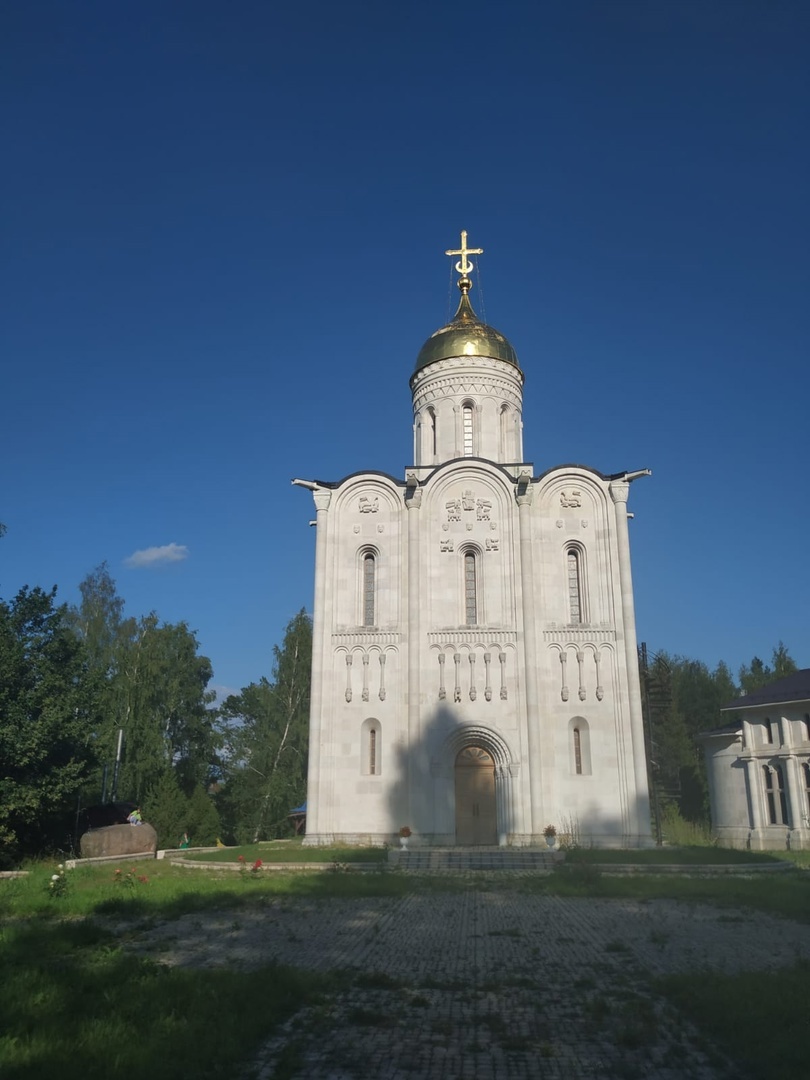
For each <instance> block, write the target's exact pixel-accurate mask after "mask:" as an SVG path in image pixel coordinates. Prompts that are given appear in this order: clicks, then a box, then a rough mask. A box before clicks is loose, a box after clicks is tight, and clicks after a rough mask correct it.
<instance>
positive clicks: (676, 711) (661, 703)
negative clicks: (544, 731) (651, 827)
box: [639, 641, 797, 825]
mask: <svg viewBox="0 0 810 1080" xmlns="http://www.w3.org/2000/svg"><path fill="white" fill-rule="evenodd" d="M639 666H640V674H641V690H642V707H643V711H644V717H645V727H646V733H647V744H648V745H647V757H648V766H649V774H650V786H651V789H652V795H653V804H654V810H655V803H656V802H657V803H658V807H659V813H660V810H661V808H665V807H667V806H670V807H673V808H674V809H675V810H677V812H678V814H679V815H680V816H681V817H682V818H683V819H685V820H686V821H690V822H694V823H696V824H702V825H708V824H709V795H708V780H707V776H706V765H705V760H704V755H703V747H702V745H701V744H700V743H699V742H698V741H697V736H698V735H699V734H700V733H701V732H704V731H710V730H711V729H712V728H717V727H720V726H721V725H723V724H726V723H729V722H731V720H732V719H733V714H728V713H722V714H721V712H720V709H721V708H722V707H723V706H725V705H729V704H730V703H731V702H732V701H735V700H736V699H737V698H739V697H742V696H743V695H745V694H751V693H753V692H754V690H757V689H759V688H760V687H761V686H767V685H768V683H771V682H774V681H775V680H777V679H782V678H784V677H785V676H786V675H790V674H791V673H792V672H794V671H796V670H797V665H796V662H795V661H794V659H793V658H792V656H791V655H790V653H789V652H788V650H787V649H786V647H785V645H784V644H783V643H782V642H781V641H780V642H779V643H778V644H777V645H776V647H775V648H774V649H773V652H772V655H771V662H770V663H765V662H764V661H762V660H761V659H760V658H759V657H758V656H755V657H754V658H753V659H752V660H751V662H750V663H748V664H743V665H742V667H741V668H740V670H739V673H738V678H737V680H735V679H734V676H733V675H732V673H731V670H730V668H729V667H728V665H727V664H725V663H723V662H722V661H721V662H720V663H719V664H718V665H717V667H715V668H714V669H711V668H709V667H708V665H707V664H705V663H703V661H701V660H692V659H689V658H688V657H685V656H673V655H671V654H669V653H666V652H659V653H648V652H647V650H646V647H645V646H641V648H640V649H639Z"/></svg>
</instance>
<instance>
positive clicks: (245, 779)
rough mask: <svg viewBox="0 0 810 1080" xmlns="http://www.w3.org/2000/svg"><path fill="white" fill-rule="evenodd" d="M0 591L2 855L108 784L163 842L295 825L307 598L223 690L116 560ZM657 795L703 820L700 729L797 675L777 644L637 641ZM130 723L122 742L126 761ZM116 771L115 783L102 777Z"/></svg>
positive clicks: (69, 835)
mask: <svg viewBox="0 0 810 1080" xmlns="http://www.w3.org/2000/svg"><path fill="white" fill-rule="evenodd" d="M79 593H80V601H79V603H78V604H77V605H66V604H58V603H57V599H56V589H55V588H54V589H52V590H50V591H46V590H43V589H41V588H27V587H26V588H23V589H21V590H20V592H19V593H18V594H17V596H16V597H14V599H13V600H11V601H8V602H6V601H3V600H0V864H5V865H9V864H11V863H14V862H16V861H19V859H20V858H22V857H25V856H28V855H37V854H41V853H43V852H46V851H62V852H67V851H70V850H72V849H73V848H74V847H75V843H76V839H77V836H76V833H77V824H78V821H79V820H80V815H79V811H80V810H81V809H82V808H83V807H88V806H91V805H93V804H97V803H99V802H101V801H102V797H103V792H104V791H105V789H106V792H105V793H106V797H107V799H111V798H112V797H113V795H114V796H115V797H116V798H117V799H118V800H120V801H127V802H133V803H136V804H138V805H139V806H140V807H141V809H142V812H143V817H144V819H145V820H147V821H149V822H150V823H151V824H153V825H154V826H155V828H156V829H157V832H158V842H159V844H160V845H161V846H162V847H173V846H176V845H178V844H179V842H180V838H181V837H182V836H183V834H184V833H185V832H187V833H188V834H189V836H190V839H191V843H192V845H198V844H199V845H208V844H213V843H214V842H215V841H216V840H217V839H220V838H221V839H223V841H224V842H226V843H250V842H256V841H259V840H266V839H271V838H274V837H279V836H285V835H290V834H291V831H292V827H291V825H290V818H289V814H290V811H291V810H292V809H293V808H295V807H297V806H299V805H300V804H301V803H303V802H304V800H305V798H306V769H307V737H308V721H309V695H310V667H311V658H312V627H311V622H310V619H309V617H308V616H307V614H306V613H305V612H304V611H303V610H302V611H301V612H299V613H298V614H297V615H296V616H295V617H294V618H293V619H292V620H291V621H290V623H289V625H288V626H287V628H286V631H285V634H284V639H283V642H282V644H281V645H280V646H278V645H277V646H275V648H274V650H273V663H272V669H271V673H270V676H269V677H264V676H262V677H261V678H260V679H259V680H258V682H253V683H250V684H249V685H248V686H246V687H244V688H243V689H242V690H241V691H240V692H239V693H238V694H234V695H231V696H229V697H227V698H226V699H225V701H223V702H221V703H220V704H219V705H216V704H215V700H214V699H215V695H214V693H213V692H212V691H211V690H210V689H209V683H210V681H211V678H212V676H213V671H212V667H211V662H210V661H209V660H208V658H207V657H205V656H202V655H201V654H200V651H199V643H198V641H197V637H196V634H195V632H194V631H193V630H191V629H190V628H189V627H188V625H187V624H186V623H184V622H179V623H165V622H161V620H160V619H159V617H158V616H157V614H155V613H154V612H151V613H150V614H148V615H144V616H141V617H133V616H127V615H126V613H125V603H124V600H123V598H122V597H121V596H119V594H118V591H117V587H116V583H115V581H114V580H113V578H112V577H111V575H110V572H109V569H108V567H107V565H106V563H102V564H101V566H99V567H97V568H96V569H95V570H93V571H92V572H91V573H90V574H88V575H87V577H86V578H85V579H84V581H82V583H81V584H80V586H79ZM640 652H641V656H640V669H641V685H642V698H643V702H642V703H643V707H644V714H645V721H646V731H647V738H648V757H649V765H650V780H651V786H652V789H653V796H654V798H653V803H654V806H656V807H657V808H658V811H659V819H660V809H661V807H662V806H666V807H670V808H672V809H673V810H675V811H677V813H678V814H679V815H680V816H681V817H682V818H684V819H686V820H687V821H692V822H696V823H704V824H705V823H708V797H707V782H706V770H705V765H704V761H703V753H702V749H701V747H700V745H699V744H698V743H697V742H696V736H697V735H698V734H699V733H700V732H702V731H706V730H709V729H711V728H713V727H717V726H718V725H720V724H721V723H723V722H725V721H724V719H723V718H722V717H721V714H720V707H721V706H722V705H725V704H728V703H729V702H730V701H733V700H734V699H735V698H737V697H739V696H740V695H741V694H743V693H750V692H752V691H753V690H755V689H757V688H758V687H760V686H763V685H765V684H767V683H768V682H771V681H773V680H774V679H778V678H781V677H783V676H784V675H787V674H790V672H792V671H795V670H796V663H795V662H794V660H793V659H792V657H791V656H790V654H789V653H788V650H787V649H786V648H785V646H784V645H783V644H782V643H781V642H779V644H778V645H777V646H776V647H775V648H774V650H773V655H772V658H771V662H770V663H767V664H766V663H764V662H763V661H762V660H760V659H759V658H758V657H754V658H753V659H752V660H751V662H750V663H749V664H746V665H743V667H742V668H741V669H740V671H739V674H738V678H737V679H736V680H735V678H734V677H733V675H732V673H731V671H730V669H729V667H728V666H727V665H726V664H724V663H720V664H718V665H717V667H715V668H714V669H710V668H709V667H708V666H707V665H706V664H705V663H704V662H702V661H700V660H692V659H689V658H687V657H683V656H673V655H670V654H668V653H666V652H658V653H649V652H647V650H646V648H642V650H640ZM119 732H123V742H122V753H121V757H120V763H119V765H118V766H117V768H116V765H115V762H116V753H117V748H118V740H119ZM105 777H106V783H105Z"/></svg>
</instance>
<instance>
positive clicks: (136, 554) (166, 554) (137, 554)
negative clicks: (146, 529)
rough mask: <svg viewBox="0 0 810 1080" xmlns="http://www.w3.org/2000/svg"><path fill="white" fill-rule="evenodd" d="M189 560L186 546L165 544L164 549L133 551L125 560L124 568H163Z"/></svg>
mask: <svg viewBox="0 0 810 1080" xmlns="http://www.w3.org/2000/svg"><path fill="white" fill-rule="evenodd" d="M187 558H188V548H187V547H186V545H185V544H163V546H162V547H150V548H143V550H142V551H133V553H132V554H131V555H128V556H127V558H126V559H124V566H132V567H136V568H137V567H143V566H161V565H163V564H164V563H173V562H182V561H183V559H187Z"/></svg>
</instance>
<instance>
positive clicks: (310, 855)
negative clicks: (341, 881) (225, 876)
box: [188, 840, 388, 865]
mask: <svg viewBox="0 0 810 1080" xmlns="http://www.w3.org/2000/svg"><path fill="white" fill-rule="evenodd" d="M240 855H241V856H242V857H243V858H244V860H245V862H246V863H249V864H250V865H253V863H254V862H255V861H256V859H261V860H262V861H263V862H266V863H336V862H337V863H357V862H364V863H378V864H380V865H382V864H383V863H385V862H387V860H388V851H387V849H386V848H381V847H303V846H302V844H301V841H300V840H299V841H294V840H291V841H284V842H281V843H273V842H267V843H262V844H243V845H242V846H241V847H229V848H217V850H216V851H200V852H190V853H189V855H188V858H189V859H192V860H193V861H194V862H213V863H216V862H227V863H233V862H238V861H239V856H240Z"/></svg>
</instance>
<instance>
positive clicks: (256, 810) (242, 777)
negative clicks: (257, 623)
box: [220, 611, 312, 843]
mask: <svg viewBox="0 0 810 1080" xmlns="http://www.w3.org/2000/svg"><path fill="white" fill-rule="evenodd" d="M273 653H274V658H275V663H274V667H273V681H272V682H269V681H268V680H267V679H266V678H262V679H260V680H259V682H258V683H251V684H250V685H249V686H246V687H245V688H244V689H243V690H242V691H241V693H239V694H234V695H232V696H231V697H229V698H227V699H226V700H225V702H224V703H223V705H222V707H221V710H220V715H221V716H222V718H223V720H224V723H225V731H226V742H227V746H228V760H227V764H226V769H225V787H224V791H223V795H222V796H221V801H222V806H223V814H224V820H225V822H226V824H227V826H228V831H229V833H230V834H231V835H232V836H233V837H234V838H235V839H237V840H238V841H240V842H244V841H248V840H250V841H253V842H254V843H255V842H256V841H258V840H262V839H267V838H269V837H275V836H283V835H284V834H285V833H288V832H289V822H288V816H287V815H288V814H289V812H290V810H291V809H292V808H293V807H294V806H298V805H299V804H300V803H301V802H302V801H303V800H304V798H305V797H306V770H307V746H308V729H309V695H310V677H311V666H312V623H311V620H310V618H309V616H308V615H307V614H306V612H305V611H300V612H299V613H298V615H296V616H295V618H293V619H292V620H291V621H290V623H289V624H288V626H287V628H286V631H285V634H284V642H283V644H282V646H281V647H280V648H279V646H275V648H274V650H273Z"/></svg>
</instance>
